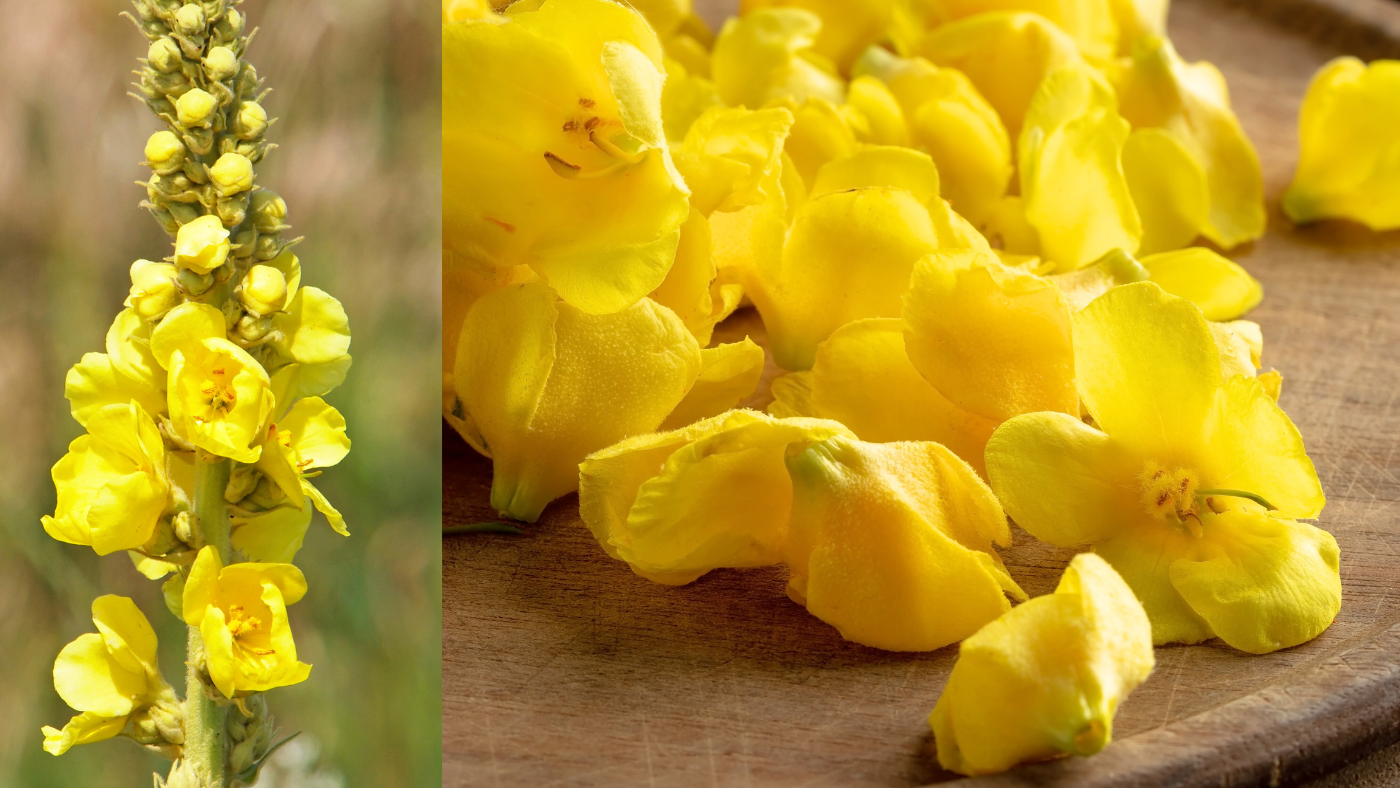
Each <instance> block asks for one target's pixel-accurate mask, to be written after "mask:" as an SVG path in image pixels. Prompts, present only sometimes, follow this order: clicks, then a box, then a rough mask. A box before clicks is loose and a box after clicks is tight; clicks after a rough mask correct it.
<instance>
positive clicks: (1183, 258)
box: [1140, 247, 1264, 320]
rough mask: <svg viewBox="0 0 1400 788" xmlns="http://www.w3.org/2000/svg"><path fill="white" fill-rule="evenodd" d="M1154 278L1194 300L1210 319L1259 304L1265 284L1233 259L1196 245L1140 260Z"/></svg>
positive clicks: (1230, 315) (1229, 316)
mask: <svg viewBox="0 0 1400 788" xmlns="http://www.w3.org/2000/svg"><path fill="white" fill-rule="evenodd" d="M1140 262H1141V263H1142V265H1143V267H1145V268H1146V269H1147V270H1148V271H1149V272H1151V274H1152V281H1153V282H1156V283H1157V284H1158V285H1160V286H1161V287H1162V289H1163V290H1165V291H1167V292H1168V293H1171V294H1172V295H1174V296H1180V297H1182V298H1185V299H1187V300H1189V301H1191V302H1192V303H1193V304H1195V305H1196V306H1197V307H1199V308H1200V310H1201V312H1202V313H1203V314H1204V315H1205V317H1206V319H1207V320H1230V319H1232V318H1236V317H1239V316H1240V315H1242V314H1244V313H1245V312H1248V311H1249V310H1251V309H1253V308H1254V307H1256V306H1258V305H1259V302H1260V300H1262V299H1263V298H1264V288H1263V286H1262V285H1260V284H1259V281H1258V280H1257V279H1255V278H1254V277H1252V276H1250V275H1249V272H1248V271H1245V270H1244V269H1243V268H1241V267H1240V266H1239V264H1237V263H1235V262H1234V261H1232V260H1227V259H1226V258H1224V257H1221V256H1220V255H1218V254H1216V253H1215V252H1212V251H1211V250H1209V249H1204V248H1201V247H1193V248H1190V249H1182V250H1180V251H1176V252H1163V253H1161V254H1154V255H1148V256H1147V257H1144V258H1142V260H1141V261H1140Z"/></svg>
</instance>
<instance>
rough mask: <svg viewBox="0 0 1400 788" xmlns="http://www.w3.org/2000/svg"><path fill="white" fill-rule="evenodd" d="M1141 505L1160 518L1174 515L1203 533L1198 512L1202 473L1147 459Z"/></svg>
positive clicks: (1142, 481) (1182, 522)
mask: <svg viewBox="0 0 1400 788" xmlns="http://www.w3.org/2000/svg"><path fill="white" fill-rule="evenodd" d="M1141 483H1142V505H1143V508H1145V509H1146V510H1147V513H1148V514H1150V515H1152V516H1153V517H1156V518H1157V519H1159V520H1166V519H1167V518H1169V517H1171V518H1175V519H1176V520H1177V521H1178V522H1180V523H1181V524H1183V525H1185V526H1186V527H1187V528H1188V529H1190V531H1191V533H1192V534H1194V535H1196V536H1200V535H1201V533H1200V532H1201V518H1200V516H1199V515H1198V514H1197V512H1196V493H1197V492H1198V491H1199V489H1200V476H1199V475H1198V474H1197V473H1196V472H1195V471H1194V470H1192V469H1190V468H1166V467H1163V466H1162V465H1160V464H1159V463H1157V462H1155V461H1153V460H1148V461H1147V464H1146V465H1144V466H1143V469H1142V477H1141Z"/></svg>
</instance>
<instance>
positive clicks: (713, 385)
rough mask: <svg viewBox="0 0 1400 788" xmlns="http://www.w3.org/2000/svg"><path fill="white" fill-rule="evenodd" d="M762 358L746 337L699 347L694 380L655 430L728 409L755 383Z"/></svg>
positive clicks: (688, 422) (758, 348) (750, 389)
mask: <svg viewBox="0 0 1400 788" xmlns="http://www.w3.org/2000/svg"><path fill="white" fill-rule="evenodd" d="M763 362H764V355H763V348H761V347H759V346H758V345H756V344H754V342H753V340H752V339H749V338H748V337H745V338H744V339H743V341H741V342H731V343H729V344H727V345H718V346H716V347H712V348H702V349H701V350H700V374H699V375H698V376H697V377H696V378H695V384H694V385H692V386H691V387H690V391H687V392H686V393H685V399H682V400H681V402H680V404H679V405H677V406H676V409H675V410H673V411H671V415H669V416H667V417H666V420H665V421H663V422H662V423H661V426H660V427H658V428H657V430H658V431H663V432H664V431H666V430H673V429H677V428H679V427H684V426H685V425H687V424H693V423H694V422H697V421H700V420H701V419H707V418H709V417H711V416H718V415H719V414H721V413H723V412H725V411H727V410H732V409H733V408H735V407H736V406H738V404H739V403H740V402H741V401H742V400H744V399H745V398H746V397H748V396H749V395H751V394H753V392H754V389H755V388H757V387H758V379H759V378H760V377H761V376H762V375H763Z"/></svg>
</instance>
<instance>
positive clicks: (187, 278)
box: [175, 268, 214, 296]
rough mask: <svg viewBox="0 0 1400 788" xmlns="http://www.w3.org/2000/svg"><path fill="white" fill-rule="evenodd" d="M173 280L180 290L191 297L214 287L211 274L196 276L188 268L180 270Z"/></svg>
mask: <svg viewBox="0 0 1400 788" xmlns="http://www.w3.org/2000/svg"><path fill="white" fill-rule="evenodd" d="M175 280H176V281H177V282H179V283H180V289H181V290H184V291H185V292H186V293H189V294H190V295H192V296H197V295H199V294H201V293H203V292H204V291H206V290H208V289H209V288H211V287H213V286H214V275H213V274H197V273H195V272H194V271H191V270H190V269H188V268H181V269H180V274H179V276H177V277H175Z"/></svg>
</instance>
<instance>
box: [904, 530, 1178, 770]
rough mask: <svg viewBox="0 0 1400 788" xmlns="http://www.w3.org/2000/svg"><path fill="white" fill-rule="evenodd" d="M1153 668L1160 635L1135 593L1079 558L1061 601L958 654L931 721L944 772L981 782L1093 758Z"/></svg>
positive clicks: (1058, 591)
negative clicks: (1066, 758) (1026, 768)
mask: <svg viewBox="0 0 1400 788" xmlns="http://www.w3.org/2000/svg"><path fill="white" fill-rule="evenodd" d="M1154 662H1155V658H1154V657H1153V654H1152V627H1151V625H1150V624H1149V623H1148V621H1147V615H1146V614H1145V613H1144V612H1143V609H1142V605H1141V604H1140V603H1139V602H1138V601H1137V599H1136V598H1134V597H1133V592H1132V590H1131V589H1129V588H1128V586H1127V584H1125V583H1124V582H1123V579H1122V578H1120V577H1119V576H1118V573H1116V572H1114V571H1113V568H1112V567H1110V566H1109V565H1108V564H1107V563H1105V562H1104V560H1103V559H1102V558H1099V557H1098V556H1096V555H1094V554H1092V553H1084V554H1081V555H1077V556H1075V557H1074V560H1073V561H1071V562H1070V564H1069V566H1068V567H1067V568H1066V569H1065V573H1064V575H1063V576H1062V577H1061V578H1060V584H1059V585H1058V586H1057V587H1056V588H1055V593H1053V594H1049V595H1046V596H1042V597H1036V598H1035V599H1032V600H1030V601H1029V602H1027V603H1025V604H1024V605H1021V606H1019V607H1017V608H1016V609H1014V610H1012V611H1011V612H1009V613H1007V614H1006V615H1004V616H1002V617H1001V618H999V619H997V620H996V621H993V622H992V623H990V624H988V625H987V626H985V627H983V628H982V629H981V630H979V631H978V632H977V634H975V635H973V636H972V637H970V638H968V639H967V640H964V641H963V642H962V645H961V646H959V648H958V661H957V662H955V663H953V672H952V673H951V674H950V675H949V676H948V683H947V684H946V685H944V687H943V694H942V695H940V696H939V697H938V705H937V706H935V707H934V709H933V713H931V714H930V715H929V727H931V728H932V729H933V735H934V740H935V741H936V742H937V746H938V763H939V765H941V766H942V767H943V768H945V769H949V770H952V771H955V772H959V773H961V774H969V775H977V774H992V773H994V772H1000V771H1005V770H1007V769H1010V768H1011V767H1012V766H1015V765H1016V764H1018V763H1023V762H1026V761H1039V760H1045V759H1047V758H1056V757H1060V756H1062V755H1093V754H1094V753H1096V752H1098V751H1100V750H1102V749H1103V748H1104V747H1106V746H1108V743H1109V741H1110V740H1111V739H1112V738H1113V715H1114V714H1115V713H1116V712H1117V710H1118V706H1119V704H1120V703H1122V702H1123V699H1124V698H1125V697H1127V696H1128V693H1130V692H1132V691H1133V689H1134V688H1136V687H1137V686H1138V685H1139V684H1141V683H1142V682H1143V681H1145V680H1146V679H1147V676H1148V674H1149V673H1151V672H1152V667H1153V664H1154Z"/></svg>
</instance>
